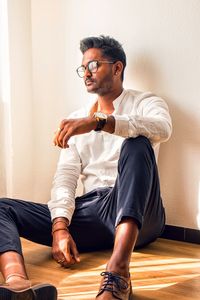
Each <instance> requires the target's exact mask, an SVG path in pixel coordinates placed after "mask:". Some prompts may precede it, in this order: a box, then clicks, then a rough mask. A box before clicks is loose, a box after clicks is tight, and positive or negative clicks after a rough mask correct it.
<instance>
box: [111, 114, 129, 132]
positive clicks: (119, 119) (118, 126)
mask: <svg viewBox="0 0 200 300" xmlns="http://www.w3.org/2000/svg"><path fill="white" fill-rule="evenodd" d="M114 118H115V132H114V134H116V135H119V136H122V137H128V136H129V132H128V131H129V130H128V129H129V117H128V116H126V115H122V116H119V115H114Z"/></svg>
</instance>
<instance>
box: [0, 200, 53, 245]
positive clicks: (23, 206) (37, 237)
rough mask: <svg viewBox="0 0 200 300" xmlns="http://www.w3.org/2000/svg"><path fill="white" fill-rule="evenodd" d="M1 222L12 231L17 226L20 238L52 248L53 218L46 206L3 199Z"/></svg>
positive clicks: (0, 203) (0, 201)
mask: <svg viewBox="0 0 200 300" xmlns="http://www.w3.org/2000/svg"><path fill="white" fill-rule="evenodd" d="M0 206H1V210H2V212H4V214H3V213H2V214H1V222H5V224H7V226H8V227H9V226H10V228H11V229H12V227H13V226H16V228H17V230H18V232H19V235H20V237H24V238H26V239H28V240H31V241H33V242H36V243H40V244H44V245H48V246H50V245H51V244H52V236H51V227H52V223H51V217H50V212H49V209H48V206H47V205H46V204H40V203H34V202H29V201H23V200H16V199H7V198H5V199H1V200H0Z"/></svg>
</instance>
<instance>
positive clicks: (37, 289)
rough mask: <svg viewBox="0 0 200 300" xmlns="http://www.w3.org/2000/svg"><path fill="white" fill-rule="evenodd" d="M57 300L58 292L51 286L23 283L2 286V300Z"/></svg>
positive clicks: (0, 297)
mask: <svg viewBox="0 0 200 300" xmlns="http://www.w3.org/2000/svg"><path fill="white" fill-rule="evenodd" d="M14 299H16V300H36V299H37V300H56V299H57V290H56V288H55V287H54V286H53V285H51V284H36V285H32V286H31V285H30V281H29V280H27V284H26V283H24V282H23V285H22V284H21V283H20V282H17V281H16V282H13V283H5V284H3V285H0V300H14Z"/></svg>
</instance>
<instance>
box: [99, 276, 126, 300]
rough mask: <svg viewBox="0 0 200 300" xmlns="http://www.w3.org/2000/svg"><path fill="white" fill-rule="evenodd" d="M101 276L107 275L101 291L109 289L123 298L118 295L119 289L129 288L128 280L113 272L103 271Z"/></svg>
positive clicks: (119, 299)
mask: <svg viewBox="0 0 200 300" xmlns="http://www.w3.org/2000/svg"><path fill="white" fill-rule="evenodd" d="M101 276H105V279H104V282H103V284H102V289H101V293H102V292H103V291H109V292H111V293H112V295H113V296H114V297H115V298H116V299H118V300H122V299H121V298H119V297H118V296H117V290H119V291H122V290H125V289H127V288H128V283H127V282H126V280H124V279H123V278H122V277H121V276H120V275H117V274H113V273H112V272H102V273H101ZM114 285H115V286H116V289H114Z"/></svg>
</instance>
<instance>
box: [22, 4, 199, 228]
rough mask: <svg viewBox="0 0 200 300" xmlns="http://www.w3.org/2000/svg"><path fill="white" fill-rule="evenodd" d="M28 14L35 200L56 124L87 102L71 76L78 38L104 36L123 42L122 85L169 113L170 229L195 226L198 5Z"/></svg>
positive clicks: (42, 189) (43, 187)
mask: <svg viewBox="0 0 200 300" xmlns="http://www.w3.org/2000/svg"><path fill="white" fill-rule="evenodd" d="M22 2H23V1H22V0H20V3H22ZM23 5H25V4H24V2H23ZM30 10H31V29H32V48H31V50H32V76H33V77H32V79H33V80H32V87H33V94H32V97H33V98H32V99H33V102H32V105H33V115H32V116H33V122H34V127H33V135H32V137H33V141H34V143H33V144H32V149H33V156H32V161H33V162H34V163H33V166H32V167H31V166H29V167H30V168H29V170H30V173H31V174H32V175H33V182H34V189H33V193H32V198H33V199H34V200H36V201H44V202H45V201H46V200H47V199H48V197H49V189H50V185H51V179H52V176H53V172H54V168H55V164H56V159H57V156H58V153H59V150H58V149H55V148H54V147H53V146H52V145H51V138H52V134H53V131H54V129H56V127H57V126H58V122H59V120H61V119H62V118H63V117H64V116H66V115H67V114H68V113H69V112H70V111H72V110H74V109H76V108H77V107H79V106H80V105H82V104H84V103H85V102H86V101H87V99H88V97H90V96H89V95H87V93H86V91H85V89H84V86H83V84H82V81H81V79H79V78H78V77H77V75H76V73H75V69H76V67H77V66H78V65H79V64H80V63H81V54H80V52H79V40H80V39H82V38H83V37H86V36H89V35H99V34H107V35H111V36H113V37H115V38H116V39H118V40H119V41H121V42H122V44H123V46H124V49H125V51H126V53H127V59H128V66H127V70H126V77H125V87H128V88H134V89H140V90H151V91H153V92H155V93H157V94H158V95H160V96H162V97H163V98H164V99H165V100H166V101H167V103H168V105H169V107H170V111H171V114H172V117H173V124H174V132H173V136H172V138H171V140H170V141H169V142H168V143H166V144H163V146H162V147H161V152H160V159H159V170H160V175H161V187H162V194H163V199H164V204H165V207H166V211H167V223H168V224H171V225H177V226H183V227H184V226H185V227H190V228H198V226H197V214H198V209H199V210H200V207H199V208H198V201H199V202H200V191H199V185H200V168H199V167H200V155H199V153H200V137H199V136H200V135H199V129H200V118H199V116H200V101H199V97H200V85H199V78H200V56H199V53H200V26H199V19H200V1H199V0H190V1H188V0H123V1H122V0H118V1H117V0H109V1H108V0H102V1H101V2H99V4H98V5H97V3H94V1H92V0H84V1H82V0H57V1H55V0H32V1H31V8H30ZM26 30H27V29H26ZM28 84H29V83H28ZM29 100H31V97H29ZM29 163H30V162H29ZM16 168H19V165H18V166H16ZM29 179H30V178H29ZM22 180H23V178H22V179H21V181H22ZM25 190H26V189H25ZM25 190H23V189H22V190H21V195H22V196H23V195H24V194H25ZM199 205H200V204H199Z"/></svg>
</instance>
